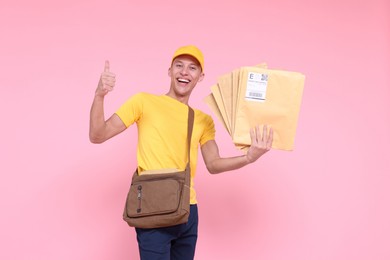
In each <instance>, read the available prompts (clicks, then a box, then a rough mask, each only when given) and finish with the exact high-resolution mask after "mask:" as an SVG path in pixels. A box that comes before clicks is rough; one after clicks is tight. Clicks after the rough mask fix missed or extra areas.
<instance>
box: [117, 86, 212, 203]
mask: <svg viewBox="0 0 390 260" xmlns="http://www.w3.org/2000/svg"><path fill="white" fill-rule="evenodd" d="M194 112H195V118H194V128H193V131H192V137H191V162H190V166H191V199H190V203H191V204H196V203H197V201H196V193H195V189H194V177H195V172H196V163H197V160H198V148H199V144H200V145H203V144H204V143H206V142H207V141H209V140H214V138H215V128H214V122H213V120H212V118H211V117H210V116H209V115H207V114H205V113H203V112H202V111H200V110H197V109H194ZM116 114H117V115H118V116H119V117H120V119H121V120H122V121H123V123H124V124H125V125H126V127H129V126H130V125H132V124H133V123H134V122H136V123H137V127H138V147H137V161H138V171H139V172H142V171H145V170H157V169H167V168H176V169H178V170H180V171H182V170H184V169H185V167H186V165H187V162H188V156H187V143H186V140H187V122H188V107H187V105H185V104H183V103H181V102H179V101H177V100H176V99H173V98H171V97H169V96H166V95H161V96H157V95H152V94H147V93H139V94H136V95H134V96H132V97H131V98H129V99H128V100H127V101H126V102H125V103H124V104H123V105H122V106H121V107H120V108H119V109H118V110H117V111H116Z"/></svg>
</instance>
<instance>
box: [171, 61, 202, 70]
mask: <svg viewBox="0 0 390 260" xmlns="http://www.w3.org/2000/svg"><path fill="white" fill-rule="evenodd" d="M175 63H181V64H183V63H184V62H183V61H181V60H180V59H175V60H174V61H173V64H175ZM189 65H194V66H196V67H198V68H200V65H198V64H197V63H195V62H191V63H190V64H189Z"/></svg>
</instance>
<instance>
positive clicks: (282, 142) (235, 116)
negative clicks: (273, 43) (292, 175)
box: [205, 63, 305, 154]
mask: <svg viewBox="0 0 390 260" xmlns="http://www.w3.org/2000/svg"><path fill="white" fill-rule="evenodd" d="M304 80H305V76H304V75H303V74H301V73H298V72H290V71H282V70H271V69H267V65H266V64H265V63H263V64H260V65H258V66H253V67H241V68H240V69H237V70H234V71H233V72H232V73H230V74H226V75H223V76H222V77H220V78H219V79H218V83H217V85H214V86H213V87H212V94H210V95H209V96H208V97H206V99H205V102H206V103H207V104H208V105H209V107H210V109H211V110H212V111H213V112H214V113H215V114H216V115H217V117H218V119H219V120H220V121H222V123H223V124H224V126H225V128H226V130H227V131H228V132H229V134H230V135H231V137H232V139H233V142H234V144H235V145H236V147H237V148H238V149H242V150H248V149H249V150H248V153H250V154H252V153H253V149H252V147H251V148H249V146H250V145H251V144H252V146H253V136H252V134H251V131H252V133H253V130H254V129H256V130H257V131H258V130H259V129H262V132H263V133H264V131H265V133H266V136H267V137H270V136H272V138H273V142H271V143H272V148H275V149H280V150H293V146H294V138H295V133H296V127H297V122H298V115H299V109H300V104H301V99H302V93H303V86H304ZM259 126H260V127H259ZM265 126H268V129H266V128H265ZM263 127H264V128H263ZM270 129H272V130H273V131H270ZM254 154H255V153H254Z"/></svg>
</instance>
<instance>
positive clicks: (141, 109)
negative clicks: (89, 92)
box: [89, 45, 273, 260]
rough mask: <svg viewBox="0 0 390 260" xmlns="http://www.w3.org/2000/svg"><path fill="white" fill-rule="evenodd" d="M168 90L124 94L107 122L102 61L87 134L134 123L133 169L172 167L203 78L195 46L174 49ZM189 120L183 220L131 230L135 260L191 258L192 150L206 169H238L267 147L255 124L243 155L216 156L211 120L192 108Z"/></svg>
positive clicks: (181, 154)
mask: <svg viewBox="0 0 390 260" xmlns="http://www.w3.org/2000/svg"><path fill="white" fill-rule="evenodd" d="M168 76H169V77H170V78H171V83H170V88H169V91H168V93H166V94H165V95H152V94H147V93H139V94H136V95H134V96H132V97H131V98H129V99H128V100H127V101H126V102H125V103H124V104H123V105H122V106H121V107H120V108H119V109H118V110H117V111H116V113H114V114H113V115H112V116H111V117H110V118H109V119H108V120H105V118H104V109H103V103H104V97H105V96H106V95H107V93H108V92H110V91H112V90H113V89H114V86H115V74H113V73H112V72H110V68H109V62H108V61H106V64H105V68H104V72H103V73H102V74H101V76H100V80H99V83H98V86H97V89H96V91H95V97H94V100H93V103H92V108H91V115H90V129H89V138H90V140H91V142H92V143H102V142H104V141H106V140H108V139H110V138H111V137H113V136H115V135H117V134H119V133H121V132H122V131H124V130H125V129H126V128H127V127H129V126H130V125H132V124H133V123H137V127H138V147H137V161H138V171H139V172H140V173H141V172H143V171H146V170H155V169H164V168H176V169H179V170H183V169H184V168H185V166H186V163H187V152H186V146H185V143H186V140H187V117H188V100H189V98H190V95H191V92H192V90H193V89H194V88H195V86H196V84H197V83H198V82H200V81H202V79H203V78H204V59H203V54H202V52H201V51H200V50H199V49H198V48H197V47H195V46H192V45H190V46H184V47H180V48H179V49H177V50H176V52H175V53H174V55H173V58H172V62H171V66H170V68H169V69H168ZM194 111H195V119H194V128H193V134H192V139H191V162H190V166H191V198H190V204H191V206H190V217H189V220H188V222H187V223H185V224H181V225H176V226H172V227H167V228H158V229H140V228H136V232H137V240H138V245H139V250H140V256H141V259H164V260H169V259H180V260H187V259H193V258H194V254H195V245H196V240H197V232H198V231H197V229H198V212H197V206H196V204H197V201H196V193H195V189H194V177H195V172H196V162H197V155H198V148H199V145H200V149H201V152H202V156H203V160H204V162H205V165H206V167H207V170H208V171H209V172H210V173H220V172H224V171H230V170H234V169H238V168H241V167H243V166H245V165H247V164H249V163H252V162H255V161H256V160H257V159H258V158H260V157H261V156H262V155H263V154H265V153H266V152H268V151H269V150H270V149H271V146H272V137H273V132H272V129H270V131H269V133H268V131H267V127H264V128H263V129H262V130H260V129H259V127H256V128H255V129H252V130H251V132H250V136H251V140H252V144H251V146H250V148H249V150H248V152H247V154H246V155H242V156H236V157H229V158H221V157H220V155H219V151H218V146H217V144H216V142H215V141H214V137H215V129H214V123H213V120H212V118H211V117H210V116H209V115H206V114H204V113H203V112H201V111H200V110H197V109H194Z"/></svg>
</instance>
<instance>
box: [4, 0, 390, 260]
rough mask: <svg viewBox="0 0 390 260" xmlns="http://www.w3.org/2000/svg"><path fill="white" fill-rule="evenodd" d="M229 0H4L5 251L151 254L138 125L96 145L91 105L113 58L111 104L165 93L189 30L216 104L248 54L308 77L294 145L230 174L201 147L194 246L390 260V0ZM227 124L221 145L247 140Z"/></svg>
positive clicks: (249, 60)
mask: <svg viewBox="0 0 390 260" xmlns="http://www.w3.org/2000/svg"><path fill="white" fill-rule="evenodd" d="M224 2H225V1H218V3H217V1H205V0H200V1H193V2H185V1H184V2H183V1H154V2H142V1H123V0H117V1H115V0H114V1H92V0H85V1H69V0H68V1H60V2H59V1H54V2H53V1H44V0H37V1H26V0H24V1H23V0H16V1H8V2H7V3H5V2H2V4H1V7H0V35H1V36H0V37H1V41H0V57H1V72H0V82H1V85H2V87H1V89H2V90H1V102H0V111H1V119H2V127H1V130H0V131H1V138H0V140H1V145H0V149H1V156H0V172H1V182H0V202H1V207H0V208H1V221H0V230H1V232H0V234H1V235H0V238H1V250H0V259H40V260H41V259H56V260H61V259H74V260H78V259H80V260H84V259H95V260H99V259H101V260H105V259H138V251H137V244H136V240H135V234H134V231H133V229H131V228H128V227H127V225H126V223H125V222H123V221H122V219H121V214H122V209H123V205H124V199H125V196H126V192H127V188H128V185H129V183H130V174H131V171H132V170H133V169H134V168H135V165H136V164H135V146H136V144H135V141H134V140H135V137H136V134H137V132H136V128H135V127H133V128H131V129H129V130H128V131H127V132H125V133H124V134H122V135H121V136H118V137H117V138H114V139H112V140H110V141H108V142H107V143H105V144H102V145H93V144H90V143H89V140H88V120H89V108H90V104H91V101H92V98H93V93H94V90H95V86H96V84H97V81H98V77H99V74H100V73H101V71H102V70H103V67H104V60H105V59H109V60H110V62H111V68H112V71H114V72H115V73H116V74H117V77H118V82H117V88H116V90H115V91H114V92H112V93H110V95H109V97H107V99H106V112H107V116H108V115H111V113H112V112H113V111H115V109H116V108H117V107H118V106H119V105H120V104H121V103H122V102H123V101H124V100H125V99H126V98H127V97H128V96H130V95H132V94H134V93H136V92H139V91H147V92H152V93H165V92H166V91H167V89H168V84H169V78H168V76H167V69H168V65H169V61H170V57H171V55H172V53H173V51H174V49H175V48H176V47H178V46H180V45H183V44H189V43H191V44H196V45H198V46H199V47H200V48H201V49H202V50H203V51H204V54H205V57H206V78H205V80H204V81H203V82H202V83H201V84H200V85H199V86H198V88H197V89H196V90H195V92H194V94H193V97H192V99H191V104H192V105H193V106H195V107H198V108H200V109H202V110H204V111H205V112H207V113H211V112H210V110H209V109H208V107H207V105H206V104H204V103H203V102H202V99H203V98H204V97H205V96H206V95H207V94H208V93H210V88H209V87H210V86H211V85H212V84H214V83H215V82H216V79H217V77H218V76H219V75H221V74H223V73H226V72H229V71H231V70H232V69H234V68H237V67H239V66H243V65H254V64H257V63H260V62H264V61H265V62H267V63H268V64H269V66H270V67H271V68H282V69H287V70H295V71H300V72H302V73H304V74H306V76H307V80H306V85H305V91H304V97H303V103H302V108H301V114H300V118H299V126H298V129H297V138H296V149H295V151H293V152H282V151H276V150H274V151H272V152H270V153H268V154H267V155H266V156H265V157H264V158H263V159H261V160H260V161H258V162H256V163H255V164H253V165H250V166H248V167H246V168H244V169H241V170H239V171H236V172H230V173H227V174H222V175H219V176H212V175H209V174H207V173H206V170H205V167H204V164H203V162H202V161H200V165H199V170H198V176H197V179H196V183H197V190H198V194H199V197H198V199H199V208H200V217H201V219H200V231H199V232H200V237H199V242H198V248H197V255H196V259H201V260H204V259H206V260H207V259H213V260H214V259H227V260H230V259H233V260H234V259H272V260H274V259H281V260H285V259H289V260H291V259H299V260H312V259H316V260H317V259H321V260H322V259H324V260H325V259H326V260H327V259H332V260H339V259H340V260H341V259H359V260H360V259H361V260H363V259H390V246H389V245H390V221H389V219H390V208H389V203H390V189H389V188H388V187H389V184H390V176H389V173H390V162H389V161H390V160H389V159H390V156H389V155H390V153H389V145H390V137H389V133H390V113H389V111H390V102H389V97H390V87H389V86H390V76H389V74H390V73H389V72H390V70H389V68H390V50H389V46H390V13H389V10H390V4H389V3H390V2H389V1H388V0H373V1H369V2H366V1H356V0H354V1H352V0H345V1H335V0H331V1H325V0H324V1H308V0H307V1H306V0H298V1H287V0H286V1H282V0H276V1H254V0H253V1H251V0H243V1H236V2H231V1H227V2H228V3H224ZM321 2H322V3H321ZM214 118H215V117H214ZM215 120H217V119H216V118H215ZM216 127H217V142H218V143H219V145H220V150H221V153H222V155H224V156H230V155H237V154H239V153H238V152H237V151H236V150H235V148H234V146H233V144H232V142H231V141H230V139H229V136H228V134H227V133H226V132H225V130H224V129H223V127H222V125H221V124H220V123H219V122H218V121H216ZM218 214H221V215H222V216H223V217H220V218H219V217H218V216H217V215H218Z"/></svg>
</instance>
